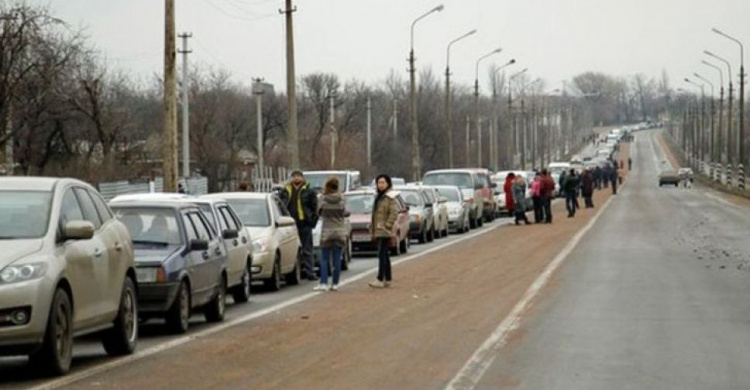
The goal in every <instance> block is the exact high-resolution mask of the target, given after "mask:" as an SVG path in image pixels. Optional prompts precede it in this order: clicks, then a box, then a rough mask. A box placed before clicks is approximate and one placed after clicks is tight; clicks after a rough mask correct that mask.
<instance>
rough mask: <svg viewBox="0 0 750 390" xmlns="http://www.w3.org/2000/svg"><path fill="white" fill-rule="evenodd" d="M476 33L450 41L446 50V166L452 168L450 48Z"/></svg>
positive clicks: (471, 32)
mask: <svg viewBox="0 0 750 390" xmlns="http://www.w3.org/2000/svg"><path fill="white" fill-rule="evenodd" d="M476 33H477V30H476V29H474V30H471V31H469V32H467V33H466V34H464V35H461V36H460V37H458V38H456V39H454V40H452V41H450V43H448V49H447V50H446V52H447V53H446V60H445V132H446V135H447V136H448V166H449V167H450V168H453V113H452V110H451V66H450V63H451V46H453V44H455V43H456V42H458V41H460V40H462V39H464V38H467V37H470V36H472V35H474V34H476Z"/></svg>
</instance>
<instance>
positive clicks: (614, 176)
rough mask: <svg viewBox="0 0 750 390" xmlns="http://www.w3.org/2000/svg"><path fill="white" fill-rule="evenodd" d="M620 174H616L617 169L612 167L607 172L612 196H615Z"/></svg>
mask: <svg viewBox="0 0 750 390" xmlns="http://www.w3.org/2000/svg"><path fill="white" fill-rule="evenodd" d="M619 176H620V174H619V173H618V172H617V167H616V166H615V167H613V168H611V169H610V171H609V181H610V182H611V184H612V195H617V181H618V177H619Z"/></svg>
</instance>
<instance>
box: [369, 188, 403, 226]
mask: <svg viewBox="0 0 750 390" xmlns="http://www.w3.org/2000/svg"><path fill="white" fill-rule="evenodd" d="M396 196H398V192H395V191H393V190H389V191H388V192H386V193H385V195H384V196H383V197H382V198H381V199H380V202H378V204H377V205H376V206H375V210H373V212H372V227H371V232H372V236H373V238H390V237H391V236H392V235H393V230H392V229H393V224H394V223H396V219H397V218H398V205H397V201H396Z"/></svg>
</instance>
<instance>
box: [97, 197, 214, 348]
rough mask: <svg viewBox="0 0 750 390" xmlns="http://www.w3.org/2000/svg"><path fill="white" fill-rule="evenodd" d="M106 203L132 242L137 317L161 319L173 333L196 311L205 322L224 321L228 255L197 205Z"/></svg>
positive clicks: (185, 325)
mask: <svg viewBox="0 0 750 390" xmlns="http://www.w3.org/2000/svg"><path fill="white" fill-rule="evenodd" d="M110 205H111V207H112V210H113V211H114V213H115V215H116V216H117V218H118V219H119V220H120V221H122V223H124V224H125V226H127V228H128V231H129V232H130V235H131V237H132V239H133V247H134V249H135V263H136V274H137V278H138V300H139V302H140V308H139V311H140V313H141V317H143V319H144V320H147V319H149V318H164V319H165V321H166V326H167V328H168V329H169V330H170V331H172V332H173V333H185V332H186V331H187V329H188V327H189V324H190V317H191V316H192V314H193V313H194V312H196V311H203V313H204V315H205V317H206V320H207V321H209V322H219V321H223V320H224V311H225V309H226V306H225V303H226V291H227V251H226V248H225V247H224V244H223V242H222V241H221V238H220V237H219V236H218V235H217V233H216V232H215V231H214V229H213V227H212V226H211V224H210V223H209V222H208V219H207V218H206V216H205V214H203V212H202V211H201V210H200V209H199V208H198V206H197V205H195V204H192V203H186V202H182V201H179V200H175V201H135V200H133V201H126V202H116V203H111V204H110Z"/></svg>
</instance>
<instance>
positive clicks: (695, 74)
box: [693, 73, 715, 162]
mask: <svg viewBox="0 0 750 390" xmlns="http://www.w3.org/2000/svg"><path fill="white" fill-rule="evenodd" d="M693 75H694V76H695V77H697V78H698V79H700V80H701V81H703V82H705V83H706V84H708V85H709V86H710V87H711V117H710V118H711V119H710V120H709V123H710V124H711V133H710V135H709V137H710V139H709V142H708V150H709V157H710V158H711V162H713V161H714V157H715V156H714V153H713V144H712V143H713V139H714V84H713V83H712V82H711V81H709V80H708V79H707V78H705V77H703V76H701V75H699V74H698V73H693ZM702 144H703V143H702ZM701 155H703V148H701Z"/></svg>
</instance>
